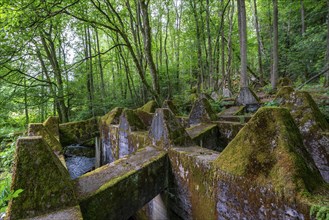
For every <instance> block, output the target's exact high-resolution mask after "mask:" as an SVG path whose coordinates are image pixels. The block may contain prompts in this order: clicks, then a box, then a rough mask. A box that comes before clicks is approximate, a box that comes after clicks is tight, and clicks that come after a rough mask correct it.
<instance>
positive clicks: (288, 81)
mask: <svg viewBox="0 0 329 220" xmlns="http://www.w3.org/2000/svg"><path fill="white" fill-rule="evenodd" d="M277 85H278V88H281V87H284V86H292V81H291V79H289V78H288V77H281V78H279V80H278V84H277Z"/></svg>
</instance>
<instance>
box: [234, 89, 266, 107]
mask: <svg viewBox="0 0 329 220" xmlns="http://www.w3.org/2000/svg"><path fill="white" fill-rule="evenodd" d="M259 102H260V101H259V98H258V97H257V95H256V94H255V93H254V91H252V90H251V89H250V88H249V87H243V88H241V89H240V92H239V95H238V97H237V98H236V100H235V104H236V105H255V104H259Z"/></svg>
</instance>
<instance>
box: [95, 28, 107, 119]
mask: <svg viewBox="0 0 329 220" xmlns="http://www.w3.org/2000/svg"><path fill="white" fill-rule="evenodd" d="M95 34H96V46H97V53H98V54H99V55H98V60H97V61H98V68H99V76H100V80H101V86H100V88H101V92H100V93H101V102H102V103H103V102H104V100H105V97H106V92H105V83H104V72H103V66H102V60H101V55H100V53H101V50H100V45H99V34H98V30H97V28H95ZM103 113H104V114H105V109H104V110H103Z"/></svg>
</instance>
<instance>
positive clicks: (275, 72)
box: [271, 0, 279, 91]
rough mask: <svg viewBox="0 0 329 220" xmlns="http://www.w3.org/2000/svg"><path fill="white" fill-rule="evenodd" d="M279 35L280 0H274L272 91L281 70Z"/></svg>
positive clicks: (274, 88)
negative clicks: (279, 69)
mask: <svg viewBox="0 0 329 220" xmlns="http://www.w3.org/2000/svg"><path fill="white" fill-rule="evenodd" d="M278 41H279V34H278V0H273V72H272V77H271V85H272V90H274V91H275V90H276V84H277V80H278V75H279V73H278V68H279V51H278V50H279V42H278Z"/></svg>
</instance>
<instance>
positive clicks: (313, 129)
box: [275, 87, 329, 183]
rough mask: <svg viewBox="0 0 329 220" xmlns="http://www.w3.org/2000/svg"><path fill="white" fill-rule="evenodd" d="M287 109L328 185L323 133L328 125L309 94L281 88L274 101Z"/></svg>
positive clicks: (327, 144) (327, 145) (327, 143)
mask: <svg viewBox="0 0 329 220" xmlns="http://www.w3.org/2000/svg"><path fill="white" fill-rule="evenodd" d="M275 100H276V101H277V102H278V103H279V104H280V106H282V107H285V108H288V109H289V110H290V113H291V115H292V117H293V118H294V120H295V123H296V125H297V126H298V128H299V131H300V133H301V134H302V138H303V142H304V145H305V147H306V149H307V151H308V152H309V153H310V154H311V155H312V158H313V160H314V161H315V164H316V166H317V167H318V169H319V171H320V173H321V175H322V177H323V178H324V180H325V181H326V182H328V183H329V139H328V137H326V136H324V135H323V133H324V132H328V131H329V124H328V122H327V121H326V119H325V117H324V115H323V114H322V113H321V111H320V110H319V108H318V106H317V105H316V103H315V102H314V100H313V99H312V97H311V96H310V94H309V93H307V92H302V91H296V92H295V91H293V90H292V89H291V88H290V87H283V88H282V89H281V90H280V91H279V92H278V94H277V96H276V99H275Z"/></svg>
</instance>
